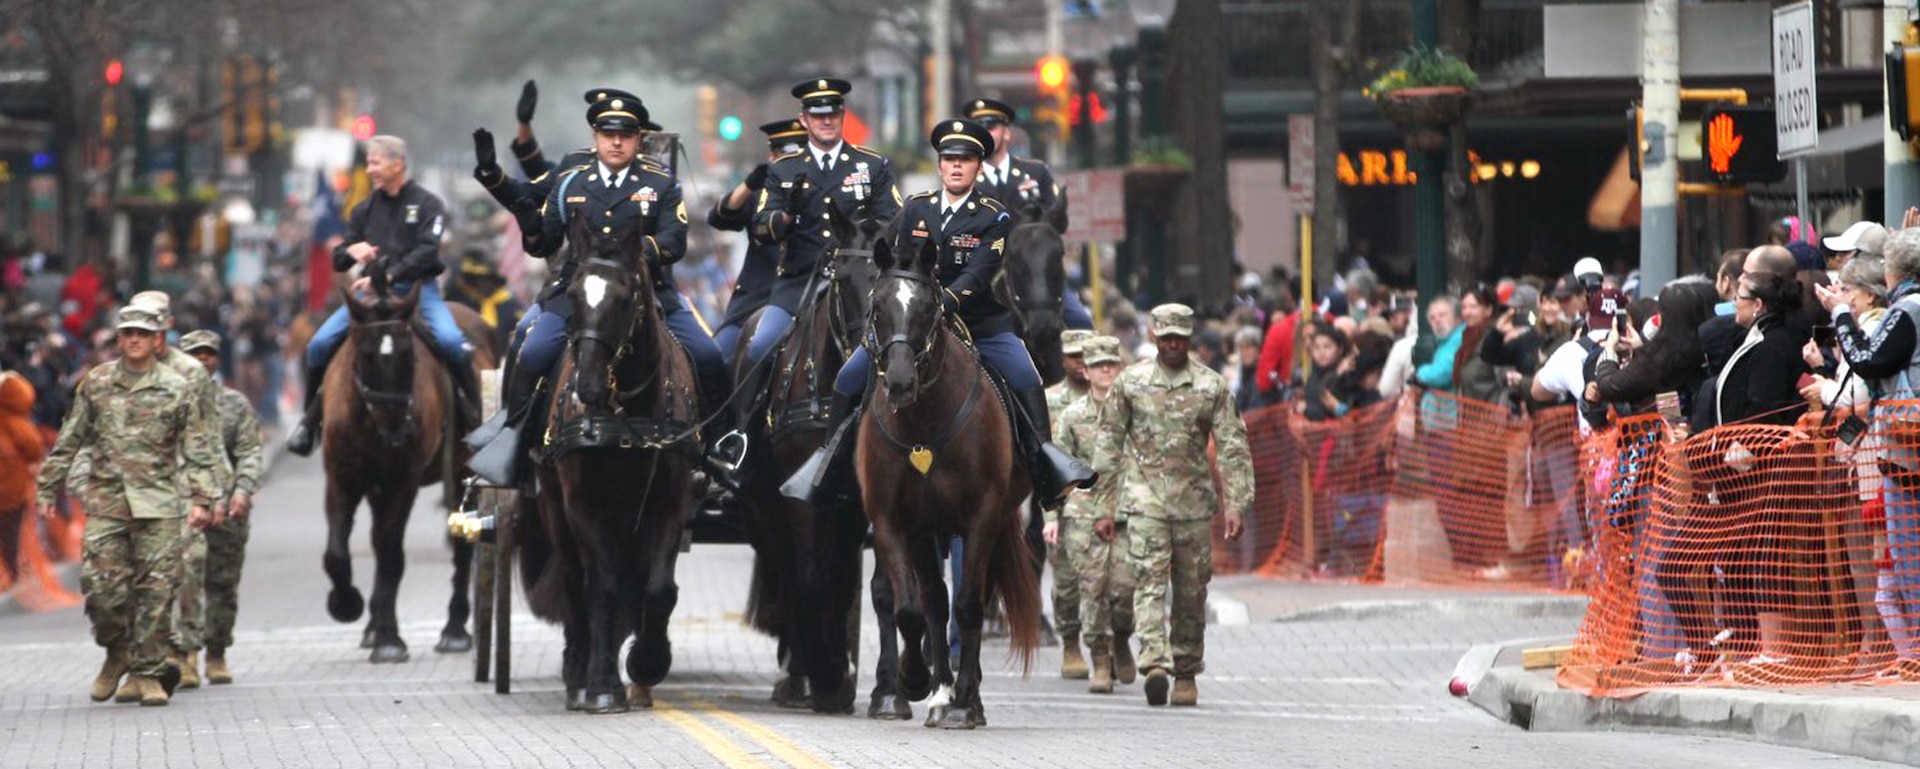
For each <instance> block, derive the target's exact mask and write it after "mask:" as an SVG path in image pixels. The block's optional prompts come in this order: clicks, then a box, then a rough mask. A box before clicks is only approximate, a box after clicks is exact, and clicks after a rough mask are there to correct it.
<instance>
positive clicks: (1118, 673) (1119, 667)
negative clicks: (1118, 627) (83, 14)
mask: <svg viewBox="0 0 1920 769" xmlns="http://www.w3.org/2000/svg"><path fill="white" fill-rule="evenodd" d="M1139 675H1140V668H1139V666H1138V665H1136V664H1134V661H1133V638H1132V637H1131V634H1129V633H1115V634H1113V677H1114V678H1117V679H1119V680H1120V683H1123V684H1130V683H1133V680H1134V679H1135V678H1137V677H1139Z"/></svg>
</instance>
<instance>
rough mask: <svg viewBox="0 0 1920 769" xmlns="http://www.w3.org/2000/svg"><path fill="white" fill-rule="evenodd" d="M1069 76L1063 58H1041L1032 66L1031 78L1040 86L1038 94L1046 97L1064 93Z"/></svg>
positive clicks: (1069, 71) (1064, 58) (1065, 58)
mask: <svg viewBox="0 0 1920 769" xmlns="http://www.w3.org/2000/svg"><path fill="white" fill-rule="evenodd" d="M1070 74H1071V70H1070V68H1069V67H1068V65H1067V57H1065V56H1042V57H1040V60H1039V61H1038V62H1035V63H1034V65H1033V77H1034V80H1035V82H1037V83H1038V84H1039V86H1040V93H1043V94H1046V95H1048V96H1052V95H1054V94H1056V93H1065V92H1066V90H1067V77H1068V76H1069V75H1070Z"/></svg>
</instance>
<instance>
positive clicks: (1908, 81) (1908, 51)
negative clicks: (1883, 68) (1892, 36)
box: [1887, 43, 1920, 141]
mask: <svg viewBox="0 0 1920 769" xmlns="http://www.w3.org/2000/svg"><path fill="white" fill-rule="evenodd" d="M1916 87H1920V47H1916V46H1910V45H1900V44H1898V43H1895V44H1894V46H1893V47H1892V48H1890V49H1888V50H1887V120H1888V121H1889V122H1891V123H1893V132H1894V133H1897V134H1899V135H1900V139H1901V141H1913V140H1914V137H1915V136H1916V135H1920V98H1916V97H1920V94H1916V93H1914V90H1913V89H1914V88H1916Z"/></svg>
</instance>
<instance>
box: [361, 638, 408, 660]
mask: <svg viewBox="0 0 1920 769" xmlns="http://www.w3.org/2000/svg"><path fill="white" fill-rule="evenodd" d="M367 659H368V660H369V661H371V662H372V663H373V664H375V665H387V664H392V663H396V662H406V661H407V645H406V644H403V643H390V644H375V645H374V647H373V653H372V654H370V655H368V656H367Z"/></svg>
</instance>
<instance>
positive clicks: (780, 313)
mask: <svg viewBox="0 0 1920 769" xmlns="http://www.w3.org/2000/svg"><path fill="white" fill-rule="evenodd" d="M792 327H793V313H790V312H787V311H786V310H783V309H781V308H780V307H779V306H777V305H772V304H769V305H767V309H766V311H765V312H762V313H760V325H759V327H757V328H755V329H754V330H753V341H750V342H748V343H747V365H753V364H755V363H758V362H760V360H761V359H762V358H765V357H767V353H770V352H773V345H774V343H776V342H779V341H780V336H781V335H782V334H785V333H787V329H789V328H792Z"/></svg>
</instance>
